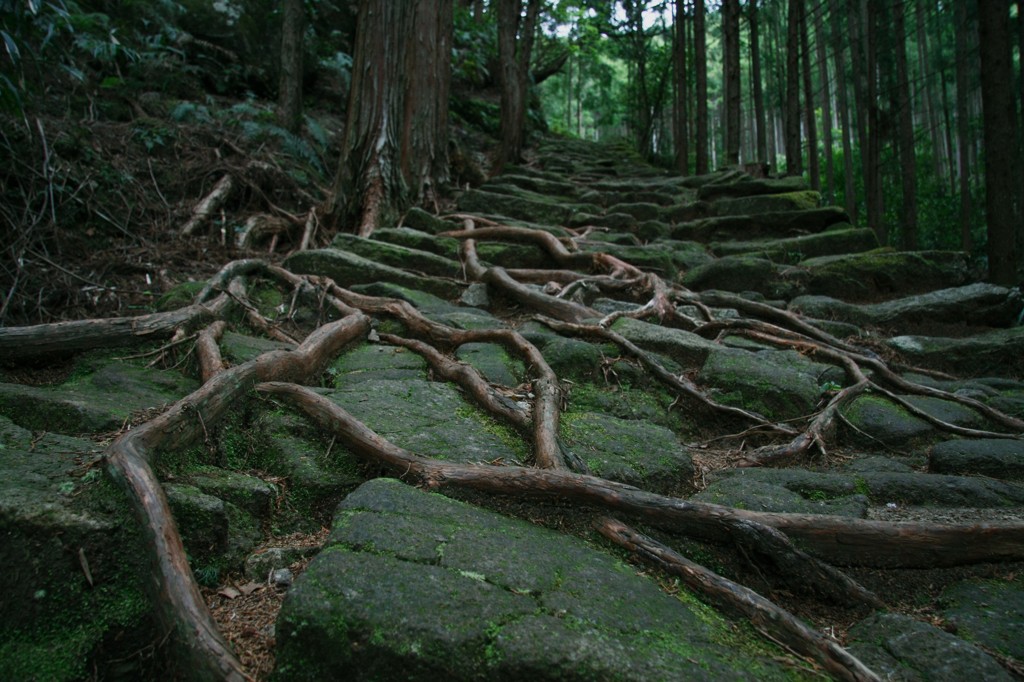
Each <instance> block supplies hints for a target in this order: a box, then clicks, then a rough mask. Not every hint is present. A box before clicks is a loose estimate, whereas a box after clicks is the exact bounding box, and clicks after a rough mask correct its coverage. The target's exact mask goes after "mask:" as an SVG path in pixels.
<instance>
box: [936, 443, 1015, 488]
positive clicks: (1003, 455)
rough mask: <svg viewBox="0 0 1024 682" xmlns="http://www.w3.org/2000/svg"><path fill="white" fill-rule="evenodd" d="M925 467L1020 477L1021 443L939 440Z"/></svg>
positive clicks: (950, 471) (940, 471)
mask: <svg viewBox="0 0 1024 682" xmlns="http://www.w3.org/2000/svg"><path fill="white" fill-rule="evenodd" d="M928 468H929V469H930V470H931V471H934V472H936V473H940V474H978V475H981V476H992V477H994V478H1001V479H1024V443H1022V442H1021V441H1019V440H1012V439H1008V440H1004V439H1001V438H999V439H996V438H979V439H976V440H975V439H972V440H967V439H955V440H947V441H943V442H941V443H936V444H935V445H934V446H933V447H932V449H931V452H930V453H929V457H928Z"/></svg>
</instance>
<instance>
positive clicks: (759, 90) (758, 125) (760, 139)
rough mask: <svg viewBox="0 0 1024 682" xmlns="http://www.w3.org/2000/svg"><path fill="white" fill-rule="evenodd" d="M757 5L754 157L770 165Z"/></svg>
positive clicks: (753, 26) (753, 13) (751, 8)
mask: <svg viewBox="0 0 1024 682" xmlns="http://www.w3.org/2000/svg"><path fill="white" fill-rule="evenodd" d="M1022 1H1024V0H1022ZM757 3H758V0H750V2H749V5H748V8H747V9H748V13H749V19H748V23H749V25H750V82H751V84H752V85H753V96H754V127H755V129H756V130H757V148H756V151H755V154H754V156H755V157H756V158H755V161H757V162H758V163H768V130H767V121H766V117H765V113H764V85H763V84H762V83H761V45H760V41H759V35H758V25H757V23H758V20H757Z"/></svg>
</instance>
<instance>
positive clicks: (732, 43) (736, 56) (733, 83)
mask: <svg viewBox="0 0 1024 682" xmlns="http://www.w3.org/2000/svg"><path fill="white" fill-rule="evenodd" d="M722 35H723V43H724V44H723V51H724V56H723V59H722V62H723V71H724V74H723V75H724V82H725V162H726V163H727V164H729V165H731V166H736V165H739V162H740V2H739V0H725V1H724V2H723V3H722Z"/></svg>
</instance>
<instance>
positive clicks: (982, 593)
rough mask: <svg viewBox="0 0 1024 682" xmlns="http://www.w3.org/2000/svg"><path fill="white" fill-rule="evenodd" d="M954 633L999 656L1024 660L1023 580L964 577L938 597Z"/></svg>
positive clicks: (943, 613)
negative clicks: (965, 578)
mask: <svg viewBox="0 0 1024 682" xmlns="http://www.w3.org/2000/svg"><path fill="white" fill-rule="evenodd" d="M939 603H940V605H941V606H942V615H943V616H944V617H945V618H946V620H947V621H948V622H950V623H952V624H954V625H955V626H956V629H957V634H958V635H959V636H960V637H962V638H964V639H966V640H967V641H969V642H973V643H975V644H980V645H981V646H984V647H986V648H987V649H989V650H990V651H996V652H998V653H999V654H1001V655H1003V656H1010V657H1012V658H1014V659H1017V660H1018V661H1019V660H1024V582H1022V581H1021V579H1020V578H1019V577H1018V578H1017V579H1015V580H966V581H964V582H961V583H957V584H956V585H953V586H951V587H948V588H946V589H945V590H943V592H942V596H941V597H940V598H939Z"/></svg>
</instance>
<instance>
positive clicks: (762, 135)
mask: <svg viewBox="0 0 1024 682" xmlns="http://www.w3.org/2000/svg"><path fill="white" fill-rule="evenodd" d="M757 3H758V0H750V3H749V5H748V6H747V11H748V19H747V22H748V24H749V26H750V81H751V84H752V89H753V98H754V127H755V128H756V130H757V147H756V152H755V156H756V157H757V158H756V159H754V160H755V161H757V162H758V163H768V130H767V128H766V125H767V123H766V116H765V112H764V85H763V84H762V82H761V44H760V35H759V31H758V18H757Z"/></svg>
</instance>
